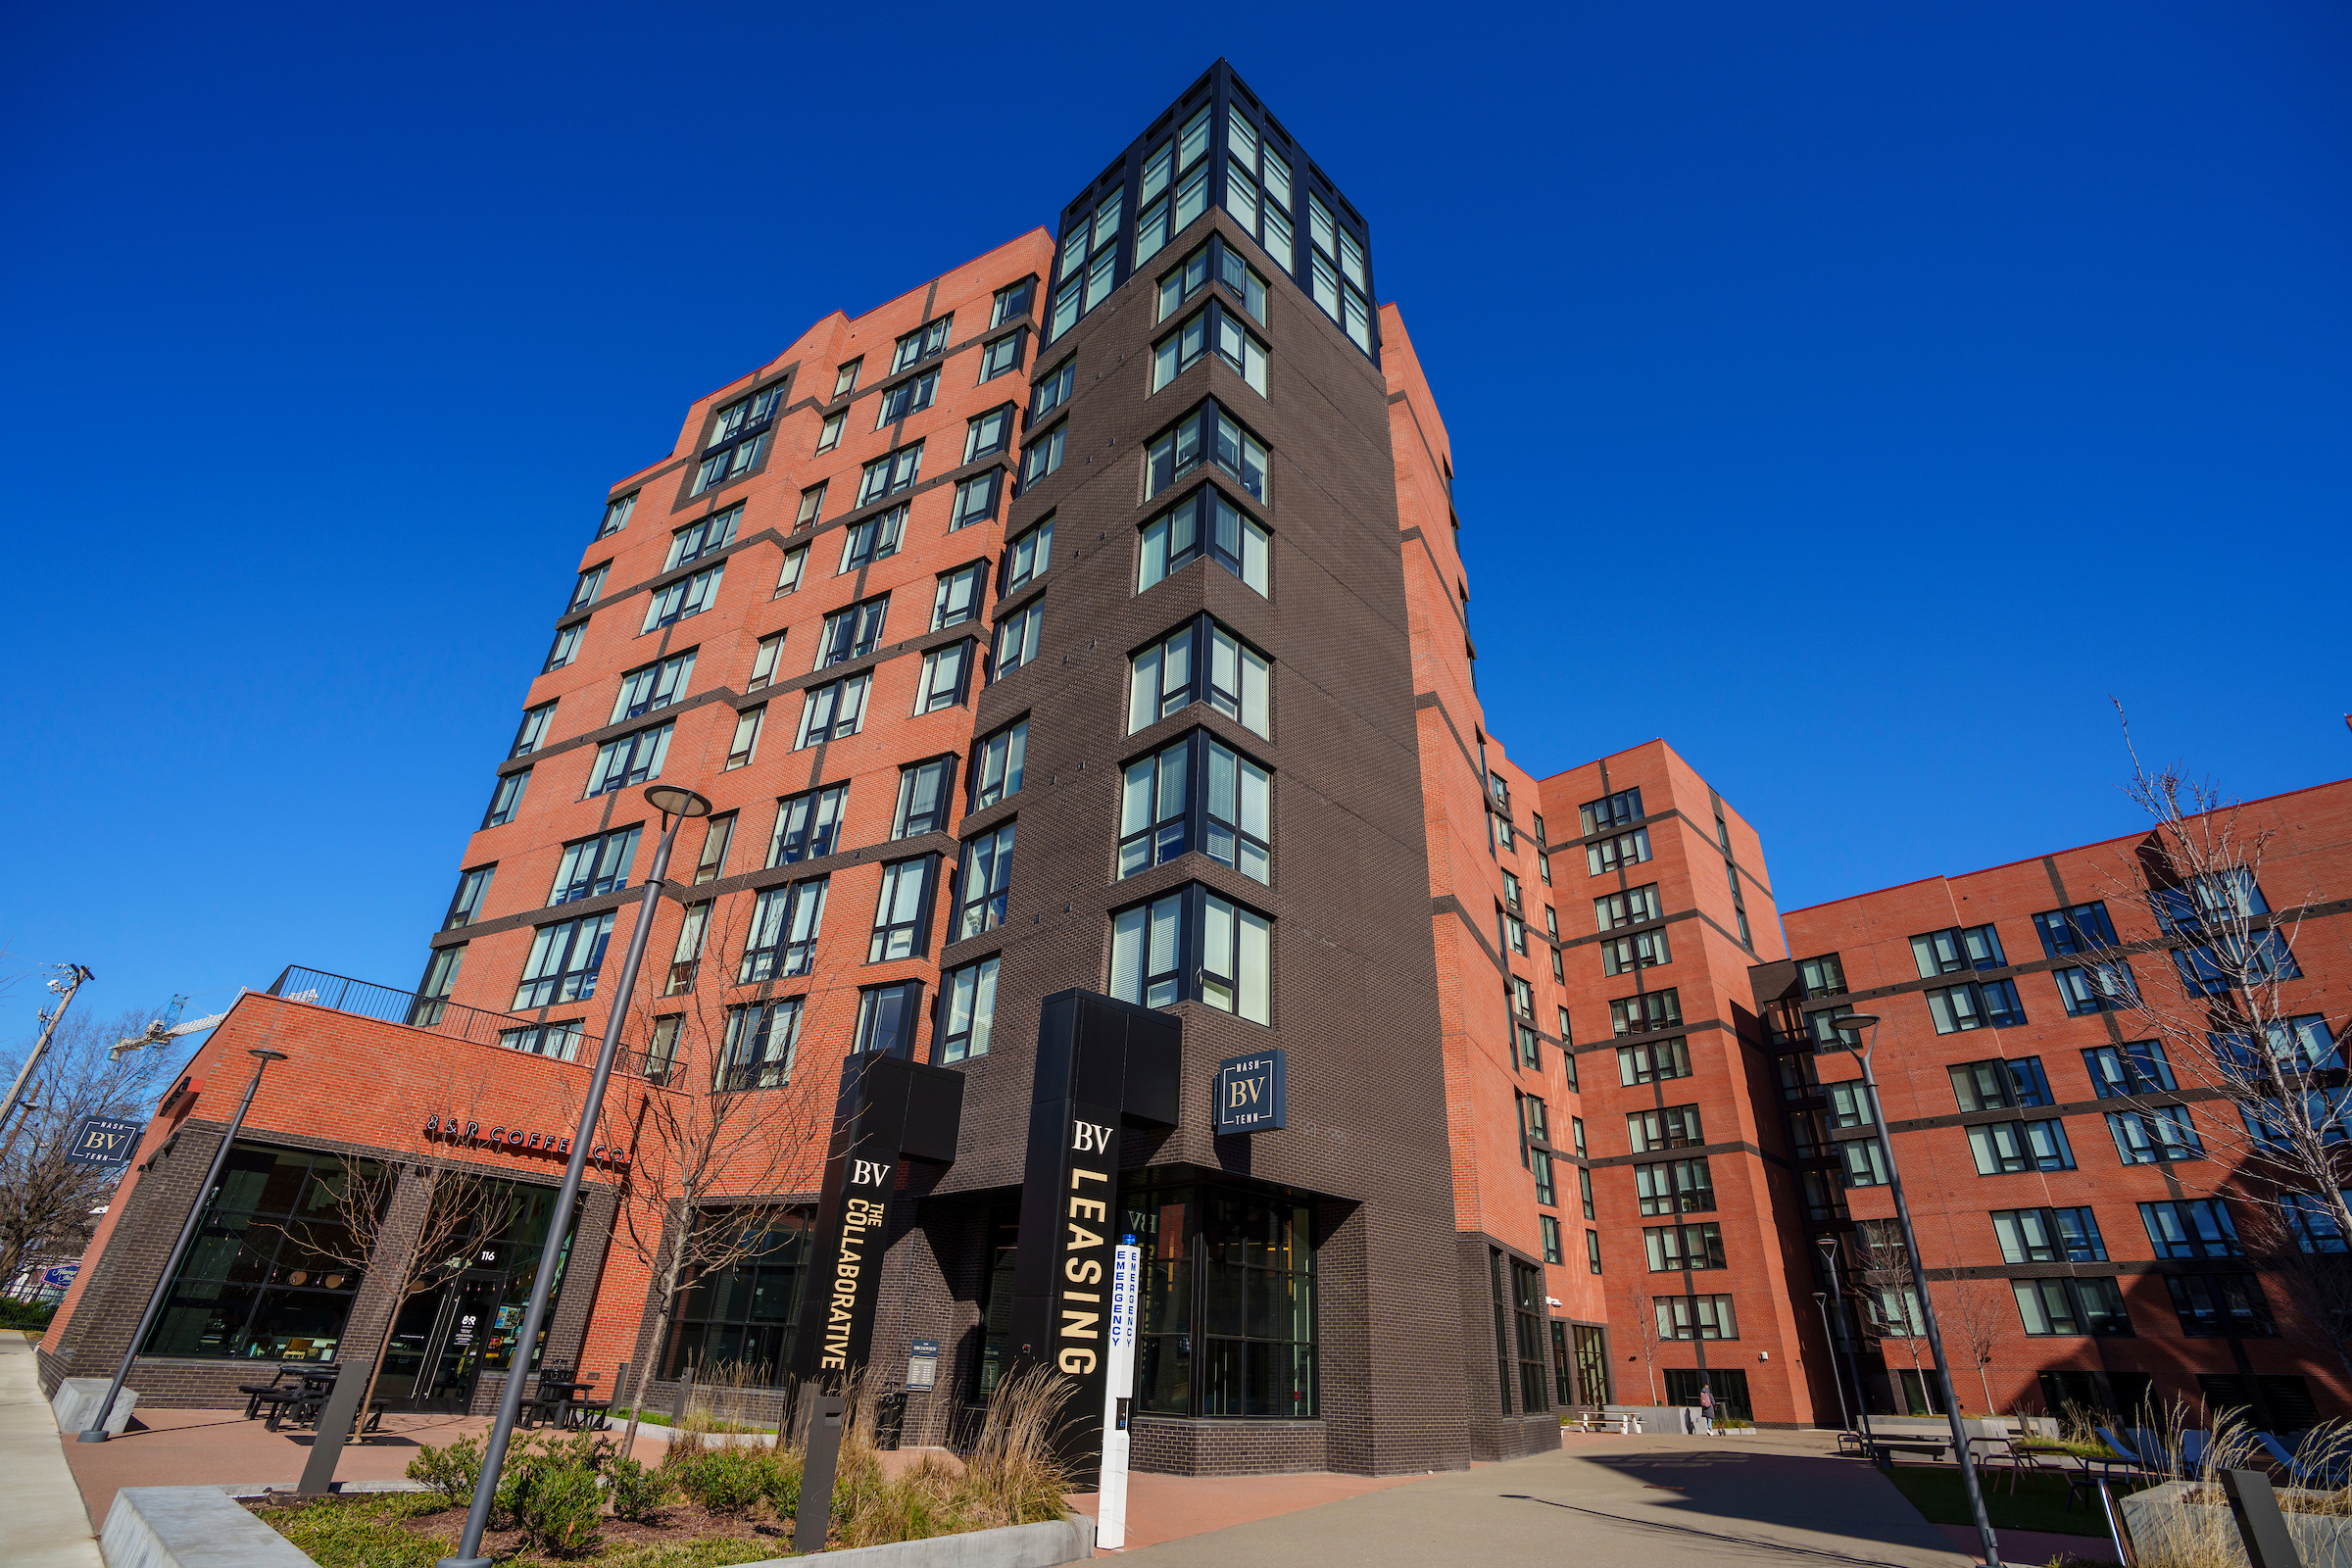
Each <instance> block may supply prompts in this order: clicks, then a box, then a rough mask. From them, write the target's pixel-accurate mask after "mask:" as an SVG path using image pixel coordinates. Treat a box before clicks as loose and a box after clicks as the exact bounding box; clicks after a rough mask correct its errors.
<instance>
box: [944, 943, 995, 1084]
mask: <svg viewBox="0 0 2352 1568" xmlns="http://www.w3.org/2000/svg"><path fill="white" fill-rule="evenodd" d="M999 963H1000V960H998V959H997V958H994V957H988V958H982V959H981V960H980V961H979V962H978V963H967V964H965V965H963V966H962V967H961V968H958V969H951V970H949V971H948V972H947V973H946V974H944V975H942V976H940V979H939V998H940V1009H941V1015H940V1027H939V1032H938V1036H937V1040H938V1044H937V1048H936V1049H935V1050H934V1051H933V1053H932V1057H931V1059H932V1060H933V1061H936V1062H939V1063H941V1064H943V1065H944V1064H946V1063H948V1062H956V1061H963V1060H965V1059H967V1058H969V1057H972V1056H985V1055H987V1054H988V1045H989V1036H990V1035H991V1034H992V1033H993V1032H994V1031H995V1028H996V1018H997V970H998V967H999Z"/></svg>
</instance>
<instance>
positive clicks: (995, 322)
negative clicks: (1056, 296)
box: [988, 277, 1037, 328]
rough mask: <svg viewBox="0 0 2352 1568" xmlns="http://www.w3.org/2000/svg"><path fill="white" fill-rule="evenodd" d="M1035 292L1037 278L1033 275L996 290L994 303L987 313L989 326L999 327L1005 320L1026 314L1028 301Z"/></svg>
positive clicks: (1013, 319)
mask: <svg viewBox="0 0 2352 1568" xmlns="http://www.w3.org/2000/svg"><path fill="white" fill-rule="evenodd" d="M1036 294H1037V279H1036V278H1034V277H1024V278H1022V279H1021V280H1020V281H1019V282H1018V283H1012V284H1007V285H1006V286H1005V287H1004V288H1001V289H999V290H997V297H996V303H995V304H994V305H993V306H992V307H991V308H990V310H989V313H988V324H989V325H990V327H992V328H994V327H1000V326H1003V325H1004V324H1005V322H1006V321H1017V320H1019V319H1021V318H1022V317H1024V316H1027V315H1028V314H1029V302H1030V300H1032V299H1033V298H1035V297H1036Z"/></svg>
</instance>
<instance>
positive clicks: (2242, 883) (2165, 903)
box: [2149, 866, 2271, 936]
mask: <svg viewBox="0 0 2352 1568" xmlns="http://www.w3.org/2000/svg"><path fill="white" fill-rule="evenodd" d="M2149 902H2150V904H2151V905H2152V906H2153V907H2154V908H2155V910H2156V923H2157V925H2158V926H2159V927H2161V928H2162V929H2163V931H2164V933H2165V934H2166V935H2167V936H2201V935H2203V934H2204V931H2205V922H2206V920H2207V918H2208V917H2209V916H2219V917H2220V918H2221V919H2222V921H2223V922H2224V923H2225V924H2229V923H2230V922H2232V921H2235V920H2244V919H2246V918H2249V917H2251V916H2253V915H2258V914H2268V913H2270V912H2271V907H2270V904H2269V903H2268V902H2267V901H2266V900H2265V899H2264V898H2263V896H2262V889H2261V888H2260V887H2259V886H2258V885H2257V884H2256V883H2255V881H2254V873H2253V872H2252V871H2249V870H2247V869H2245V868H2244V867H2242V866H2241V867H2238V868H2236V869H2234V870H2230V871H2224V872H2217V873H2215V874H2213V875H2210V876H2201V877H2198V878H2196V879H2195V880H2194V881H2193V882H2192V883H2191V884H2190V885H2189V886H2187V887H2180V888H2157V889H2156V890H2154V892H2153V893H2152V894H2151V895H2150V898H2149Z"/></svg>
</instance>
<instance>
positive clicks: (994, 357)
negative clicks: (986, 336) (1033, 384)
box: [980, 327, 1029, 382]
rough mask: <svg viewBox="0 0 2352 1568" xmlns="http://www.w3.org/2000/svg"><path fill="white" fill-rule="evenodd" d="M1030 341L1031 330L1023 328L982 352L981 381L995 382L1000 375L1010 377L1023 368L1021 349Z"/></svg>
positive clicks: (998, 340)
mask: <svg viewBox="0 0 2352 1568" xmlns="http://www.w3.org/2000/svg"><path fill="white" fill-rule="evenodd" d="M1028 340H1029V329H1028V328H1027V327H1021V328H1019V329H1018V330H1016V331H1011V332H1007V333H1005V335H1004V336H1003V337H1001V338H998V339H997V340H996V341H995V342H993V343H991V344H989V346H988V347H987V348H985V349H983V350H981V351H980V379H981V380H982V381H983V382H988V381H994V380H995V379H996V378H997V377H998V376H1000V375H1010V374H1011V373H1012V372H1013V371H1015V370H1017V369H1019V368H1021V349H1022V347H1023V345H1025V344H1026V343H1027V342H1028Z"/></svg>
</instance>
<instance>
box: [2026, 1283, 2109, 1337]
mask: <svg viewBox="0 0 2352 1568" xmlns="http://www.w3.org/2000/svg"><path fill="white" fill-rule="evenodd" d="M2009 1288H2010V1290H2011V1291H2013V1292H2014V1293H2015V1294H2016V1296H2017V1315H2018V1318H2019V1320H2020V1321H2022V1322H2023V1323H2024V1325H2025V1329H2026V1332H2027V1333H2028V1334H2031V1335H2034V1336H2036V1337H2039V1336H2042V1335H2089V1334H2096V1335H2102V1336H2115V1335H2125V1334H2130V1333H2131V1314H2130V1313H2128V1312H2126V1311H2125V1310H2124V1296H2123V1292H2121V1291H2119V1290H2118V1289H2116V1284H2115V1281H2114V1280H2112V1279H2109V1278H2107V1277H2105V1276H2095V1277H2093V1278H2090V1279H2073V1280H2011V1281H2010V1282H2009Z"/></svg>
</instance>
